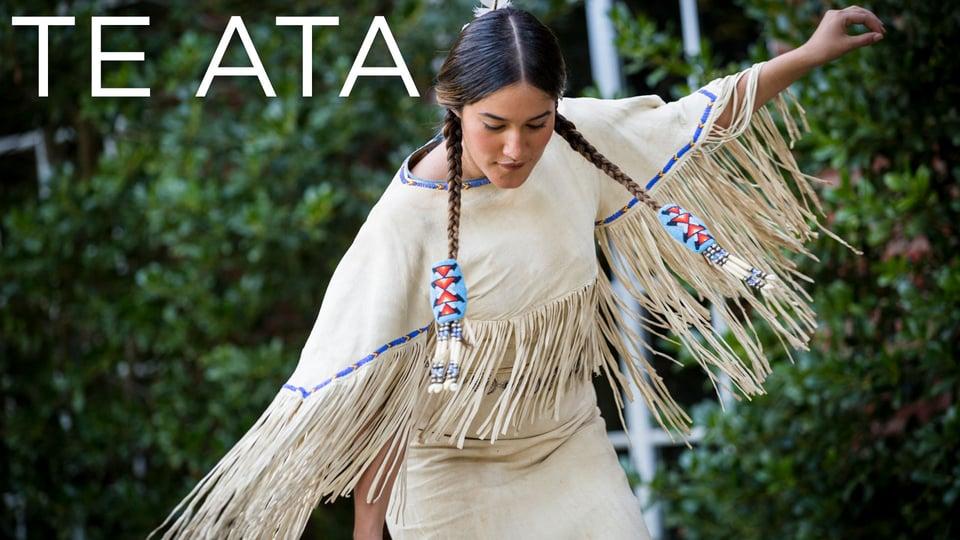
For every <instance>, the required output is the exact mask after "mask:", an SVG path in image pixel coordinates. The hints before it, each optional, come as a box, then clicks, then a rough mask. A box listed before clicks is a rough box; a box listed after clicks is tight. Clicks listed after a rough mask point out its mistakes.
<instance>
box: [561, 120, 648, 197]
mask: <svg viewBox="0 0 960 540" xmlns="http://www.w3.org/2000/svg"><path fill="white" fill-rule="evenodd" d="M554 131H555V132H556V133H557V134H559V135H560V136H561V137H563V138H564V140H565V141H567V144H569V145H570V147H571V148H573V149H574V150H576V151H577V152H579V153H580V155H582V156H583V157H584V158H586V159H587V161H589V162H590V163H593V164H594V165H596V167H597V168H598V169H600V170H601V171H603V172H605V173H607V175H608V176H610V178H613V179H614V180H616V181H617V182H618V183H620V184H621V185H622V186H623V187H625V188H627V191H629V192H630V193H631V194H632V195H633V196H634V197H636V198H637V200H639V201H640V202H642V203H643V204H645V205H647V206H649V207H650V208H652V209H653V210H659V209H660V203H658V202H657V201H656V200H654V198H653V197H651V196H650V194H649V193H647V190H646V189H644V188H642V187H640V184H638V183H637V182H635V181H634V180H633V179H632V178H630V177H629V176H627V174H626V173H624V172H623V171H621V170H620V167H617V166H616V165H614V164H613V163H611V162H610V160H608V159H607V158H606V157H605V156H604V155H603V154H601V153H600V152H599V151H598V150H597V149H596V148H595V147H594V146H593V145H592V144H590V142H589V141H587V139H586V138H585V137H584V136H583V134H581V133H580V132H579V131H577V127H576V126H575V125H574V124H573V122H571V121H570V120H568V119H567V118H566V117H564V116H563V115H562V114H560V113H557V115H556V122H555V125H554Z"/></svg>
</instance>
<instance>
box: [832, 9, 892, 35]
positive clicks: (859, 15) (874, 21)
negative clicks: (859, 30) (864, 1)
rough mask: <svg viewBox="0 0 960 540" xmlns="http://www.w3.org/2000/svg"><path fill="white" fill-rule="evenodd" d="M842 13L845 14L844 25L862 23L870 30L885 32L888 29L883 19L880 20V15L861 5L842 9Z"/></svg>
mask: <svg viewBox="0 0 960 540" xmlns="http://www.w3.org/2000/svg"><path fill="white" fill-rule="evenodd" d="M841 15H842V16H843V23H844V27H846V26H850V25H851V24H862V25H864V26H866V27H867V28H869V29H870V30H872V31H874V32H877V33H880V34H883V33H885V32H886V31H887V30H886V28H885V27H884V25H883V21H881V20H880V17H877V16H876V15H874V14H873V13H872V12H871V11H870V10H867V9H864V8H862V7H860V6H850V7H847V8H844V9H843V10H842V11H841Z"/></svg>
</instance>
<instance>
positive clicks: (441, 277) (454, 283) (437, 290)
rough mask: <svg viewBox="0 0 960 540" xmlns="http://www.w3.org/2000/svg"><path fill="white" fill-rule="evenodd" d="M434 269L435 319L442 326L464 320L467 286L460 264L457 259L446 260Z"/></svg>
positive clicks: (431, 283) (431, 291) (439, 262)
mask: <svg viewBox="0 0 960 540" xmlns="http://www.w3.org/2000/svg"><path fill="white" fill-rule="evenodd" d="M432 268H433V276H432V278H431V280H430V306H431V309H432V310H433V317H434V319H435V320H436V321H437V323H440V324H443V323H447V322H453V321H456V320H459V319H462V318H463V316H464V314H466V312H467V285H466V283H465V282H464V279H463V273H462V272H461V270H460V264H459V263H458V262H457V261H456V259H444V260H442V261H438V262H436V263H434V265H433V267H432ZM454 331H455V332H456V330H454ZM454 337H455V338H456V337H458V336H457V334H454Z"/></svg>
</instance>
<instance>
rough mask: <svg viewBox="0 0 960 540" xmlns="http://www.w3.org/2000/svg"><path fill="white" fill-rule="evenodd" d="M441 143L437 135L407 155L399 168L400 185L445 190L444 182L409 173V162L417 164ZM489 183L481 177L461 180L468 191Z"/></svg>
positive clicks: (441, 136) (445, 183)
mask: <svg viewBox="0 0 960 540" xmlns="http://www.w3.org/2000/svg"><path fill="white" fill-rule="evenodd" d="M441 141H443V133H437V134H436V135H435V136H434V137H433V138H432V139H430V140H429V141H427V142H426V143H425V144H424V145H423V146H421V147H420V148H417V149H416V150H414V151H413V153H411V154H410V155H408V156H407V157H406V158H405V159H404V160H403V164H402V165H401V166H400V183H402V184H404V185H408V186H414V187H421V188H427V189H437V190H441V191H446V190H447V182H446V180H429V179H427V178H421V177H419V176H417V175H415V174H413V173H412V172H410V162H411V161H414V164H416V162H419V160H420V159H421V158H423V156H424V155H426V154H427V152H429V151H431V150H433V149H434V148H435V147H436V146H437V145H438V144H440V142H441ZM489 183H490V180H489V179H488V178H487V177H485V176H481V177H479V178H469V179H464V180H463V189H470V188H475V187H480V186H485V185H487V184H489Z"/></svg>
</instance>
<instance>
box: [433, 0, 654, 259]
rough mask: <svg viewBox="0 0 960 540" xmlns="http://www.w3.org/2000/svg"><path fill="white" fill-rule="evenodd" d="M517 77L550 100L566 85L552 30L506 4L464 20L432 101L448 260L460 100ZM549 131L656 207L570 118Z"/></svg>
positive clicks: (559, 118) (457, 196)
mask: <svg viewBox="0 0 960 540" xmlns="http://www.w3.org/2000/svg"><path fill="white" fill-rule="evenodd" d="M520 82H523V83H527V84H529V85H531V86H533V87H535V88H538V89H539V90H541V91H543V92H544V93H546V94H547V95H550V96H553V97H554V102H555V103H556V102H557V101H558V100H559V98H560V97H561V96H563V93H564V90H565V89H566V83H567V71H566V63H565V62H564V59H563V54H562V53H561V51H560V44H559V42H558V40H557V37H556V35H554V33H553V32H552V31H551V30H550V29H549V28H548V27H547V26H545V25H544V24H543V23H541V22H540V21H539V20H538V19H537V18H536V17H534V16H533V15H532V14H530V13H529V12H527V11H525V10H522V9H518V8H515V7H513V6H511V5H507V6H505V7H501V8H499V9H493V10H491V11H488V12H486V13H484V14H483V15H481V16H479V17H477V18H476V19H474V20H473V21H471V22H470V23H469V24H468V25H466V26H465V27H464V28H463V30H462V31H461V32H460V35H459V36H457V39H456V41H454V43H453V46H452V47H451V49H450V51H449V52H448V54H447V57H446V59H445V60H444V62H443V65H442V66H441V68H440V71H439V73H438V74H437V80H436V83H435V85H434V89H435V93H436V96H437V103H438V104H440V105H441V106H443V107H445V108H446V109H447V112H446V115H445V116H444V119H443V127H442V132H443V137H444V140H445V141H446V149H447V186H448V190H449V197H450V199H449V205H448V216H449V217H448V221H447V240H448V250H449V257H450V258H451V259H455V258H456V257H457V253H458V251H459V248H460V241H459V237H460V201H461V192H462V188H463V164H462V155H463V130H462V127H461V119H460V116H458V114H457V113H460V112H462V111H463V107H464V106H466V105H469V104H471V103H474V102H477V101H479V100H481V99H483V98H485V97H487V96H489V95H490V94H493V93H494V92H496V91H498V90H500V89H502V88H504V87H507V86H510V85H512V84H515V83H520ZM455 111H456V113H455ZM554 132H555V133H557V134H558V135H560V136H561V137H563V139H564V140H565V141H567V144H569V145H570V147H571V148H572V149H574V150H575V151H577V153H579V154H580V155H581V156H583V157H584V158H585V159H586V160H587V161H589V162H590V163H592V164H594V165H595V166H596V167H597V168H598V169H600V170H601V171H603V172H604V173H606V174H607V175H608V176H610V177H611V178H613V179H614V180H616V181H617V182H618V183H620V184H621V185H623V186H624V187H625V188H626V189H627V190H628V191H629V192H630V193H631V194H632V195H633V196H634V197H636V198H637V199H638V200H639V201H640V202H641V203H643V204H645V205H647V206H649V207H650V208H652V209H654V210H657V209H658V208H659V204H658V203H657V202H656V201H655V200H654V199H653V198H652V197H651V196H650V194H649V193H647V191H646V190H645V189H644V188H643V187H641V186H640V184H638V183H637V182H636V181H634V180H633V179H632V178H630V176H628V175H627V174H626V173H624V172H623V171H622V170H620V168H619V167H617V166H616V165H615V164H613V163H611V162H610V160H608V159H607V158H606V157H605V156H604V155H603V154H601V153H600V152H599V151H598V150H597V149H596V148H595V147H594V146H593V145H592V144H590V142H589V141H587V140H586V138H585V137H584V136H583V134H581V133H580V132H579V131H578V130H577V128H576V126H575V125H574V124H573V122H571V121H570V120H569V119H567V118H565V117H564V116H563V115H561V114H559V113H557V114H556V121H555V123H554Z"/></svg>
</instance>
